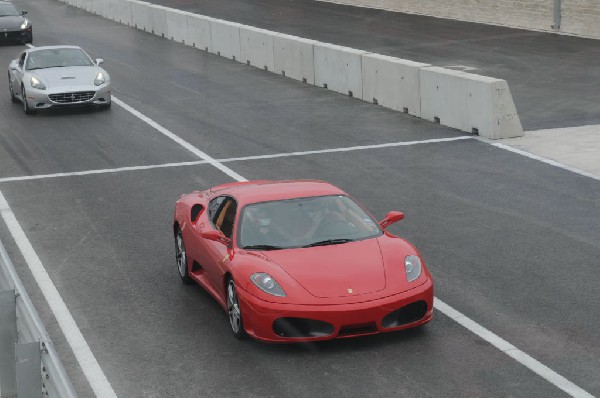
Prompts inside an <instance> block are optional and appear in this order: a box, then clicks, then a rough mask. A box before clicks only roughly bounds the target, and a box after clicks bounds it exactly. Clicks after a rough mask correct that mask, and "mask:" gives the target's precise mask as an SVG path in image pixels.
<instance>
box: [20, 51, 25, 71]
mask: <svg viewBox="0 0 600 398" xmlns="http://www.w3.org/2000/svg"><path fill="white" fill-rule="evenodd" d="M25 55H27V54H25V53H23V54H21V57H20V58H19V68H21V69H23V65H24V64H25Z"/></svg>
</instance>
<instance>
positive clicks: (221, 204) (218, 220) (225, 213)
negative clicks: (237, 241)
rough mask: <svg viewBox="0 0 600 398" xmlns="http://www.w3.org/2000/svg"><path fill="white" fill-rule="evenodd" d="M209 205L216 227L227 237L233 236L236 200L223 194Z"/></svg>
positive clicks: (210, 214) (211, 217)
mask: <svg viewBox="0 0 600 398" xmlns="http://www.w3.org/2000/svg"><path fill="white" fill-rule="evenodd" d="M208 207H209V210H208V211H209V216H210V220H211V222H212V223H213V225H214V226H215V228H217V229H218V230H220V231H221V232H223V235H225V236H226V237H228V238H231V235H232V234H233V224H234V222H235V213H236V210H237V204H236V203H235V200H233V198H230V197H226V196H221V197H218V198H216V199H214V200H212V201H211V202H210V204H209V206H208Z"/></svg>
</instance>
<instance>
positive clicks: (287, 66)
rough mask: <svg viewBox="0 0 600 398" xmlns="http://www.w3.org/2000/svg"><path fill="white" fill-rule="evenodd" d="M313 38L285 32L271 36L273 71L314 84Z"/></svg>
mask: <svg viewBox="0 0 600 398" xmlns="http://www.w3.org/2000/svg"><path fill="white" fill-rule="evenodd" d="M315 43H317V42H316V41H314V40H309V39H304V38H301V37H296V36H290V35H286V34H276V35H275V36H273V60H274V69H275V70H274V72H275V73H278V74H282V75H285V76H286V77H290V78H292V79H295V80H299V81H302V82H305V83H308V84H315V60H314V45H315Z"/></svg>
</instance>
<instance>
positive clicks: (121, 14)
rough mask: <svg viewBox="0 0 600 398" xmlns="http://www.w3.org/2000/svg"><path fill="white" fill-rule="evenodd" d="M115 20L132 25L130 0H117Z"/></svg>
mask: <svg viewBox="0 0 600 398" xmlns="http://www.w3.org/2000/svg"><path fill="white" fill-rule="evenodd" d="M115 21H117V22H119V23H122V24H124V25H131V1H130V0H117V11H116V12H115Z"/></svg>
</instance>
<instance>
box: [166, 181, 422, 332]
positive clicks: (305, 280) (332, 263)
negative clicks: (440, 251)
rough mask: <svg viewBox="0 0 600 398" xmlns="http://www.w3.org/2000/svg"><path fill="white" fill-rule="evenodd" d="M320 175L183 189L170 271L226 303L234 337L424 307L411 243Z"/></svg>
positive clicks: (398, 320)
mask: <svg viewBox="0 0 600 398" xmlns="http://www.w3.org/2000/svg"><path fill="white" fill-rule="evenodd" d="M403 218H404V214H403V213H400V212H389V213H388V214H387V216H386V217H385V218H384V219H383V220H382V221H380V222H377V221H376V220H375V219H374V218H373V217H372V216H371V215H370V214H369V213H368V212H367V211H366V210H365V209H364V208H363V207H362V206H361V205H359V204H358V203H357V202H355V201H354V200H353V199H352V198H351V197H350V196H349V195H348V194H346V193H345V192H344V191H342V190H340V189H339V188H336V187H335V186H333V185H331V184H328V183H326V182H322V181H248V182H237V183H231V184H224V185H219V186H216V187H214V188H211V189H209V190H206V191H201V192H200V191H196V192H192V193H190V194H187V195H183V196H182V197H181V198H180V199H179V200H178V201H177V204H176V206H175V219H174V225H173V231H174V234H175V250H176V258H177V267H178V270H179V276H180V277H181V279H182V281H183V282H184V283H192V282H196V283H198V284H200V285H201V286H202V287H203V288H204V289H206V290H207V291H208V292H209V293H210V294H211V295H212V296H213V297H214V298H215V299H216V300H217V301H218V302H219V304H221V306H222V307H223V308H224V309H225V310H226V311H227V314H228V316H229V323H230V325H231V331H232V332H233V335H234V336H235V337H237V338H243V337H244V336H246V335H247V334H248V335H250V336H252V337H254V338H256V339H259V340H264V341H272V342H298V341H315V340H327V339H333V338H340V337H353V336H361V335H368V334H374V333H382V332H391V331H395V330H401V329H407V328H412V327H415V326H419V325H423V324H425V323H427V322H429V321H430V320H431V318H432V316H433V279H432V277H431V275H430V274H429V271H428V270H427V268H426V266H425V263H424V262H423V259H422V258H421V255H420V254H419V252H418V251H417V249H416V248H415V247H414V246H412V245H411V244H410V243H409V242H407V241H406V240H404V239H402V238H399V237H397V236H394V235H392V234H390V233H389V232H387V231H385V228H386V227H387V226H388V225H390V224H392V223H394V222H396V221H399V220H401V219H403Z"/></svg>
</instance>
